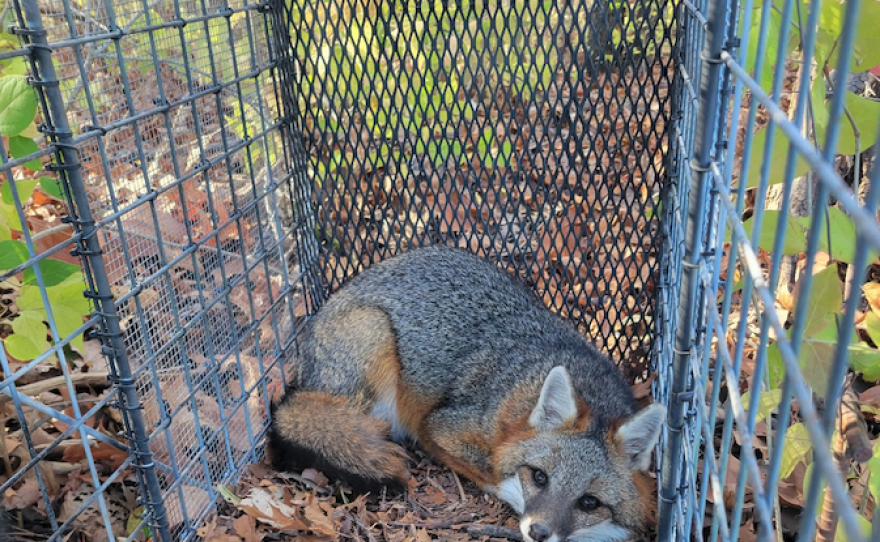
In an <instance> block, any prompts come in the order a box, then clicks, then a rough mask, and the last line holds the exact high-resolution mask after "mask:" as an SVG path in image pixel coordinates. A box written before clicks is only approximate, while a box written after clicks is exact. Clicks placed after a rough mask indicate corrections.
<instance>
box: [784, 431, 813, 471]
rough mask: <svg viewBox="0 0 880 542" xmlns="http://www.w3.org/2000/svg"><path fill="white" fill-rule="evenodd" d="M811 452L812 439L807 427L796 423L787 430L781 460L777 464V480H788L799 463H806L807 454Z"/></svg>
mask: <svg viewBox="0 0 880 542" xmlns="http://www.w3.org/2000/svg"><path fill="white" fill-rule="evenodd" d="M812 451H813V439H811V438H810V433H809V431H807V426H806V425H804V424H802V423H796V424H794V425H792V426H791V427H789V428H788V432H787V433H786V434H785V444H784V445H783V446H782V460H781V461H780V463H779V479H780V480H782V479H784V478H788V477H789V476H791V473H792V472H793V471H794V468H795V467H796V466H797V464H798V463H800V462H801V461H808V459H809V458H808V457H807V456H808V454H810V453H811V452H812Z"/></svg>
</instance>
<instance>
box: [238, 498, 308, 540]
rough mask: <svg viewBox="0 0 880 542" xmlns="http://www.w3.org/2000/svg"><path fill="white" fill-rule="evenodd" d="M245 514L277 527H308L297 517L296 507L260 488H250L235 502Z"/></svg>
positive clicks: (300, 529)
mask: <svg viewBox="0 0 880 542" xmlns="http://www.w3.org/2000/svg"><path fill="white" fill-rule="evenodd" d="M235 506H236V507H237V508H238V509H239V510H241V511H242V512H244V513H245V514H247V515H249V516H252V517H253V518H254V519H255V520H257V521H260V522H261V523H266V524H267V525H271V526H272V527H277V528H279V529H290V530H294V531H308V530H310V527H309V526H308V525H306V524H305V522H303V521H302V520H300V519H298V518H297V517H296V516H297V509H296V508H294V507H292V506H288V505H287V504H285V503H283V502H282V501H280V500H278V499H276V498H275V497H274V496H273V495H272V494H271V493H269V492H268V491H266V490H265V489H262V488H254V489H251V491H250V493H249V494H248V496H247V497H245V498H244V499H242V500H241V501H239V502H238V503H236V504H235Z"/></svg>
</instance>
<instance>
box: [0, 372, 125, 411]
mask: <svg viewBox="0 0 880 542" xmlns="http://www.w3.org/2000/svg"><path fill="white" fill-rule="evenodd" d="M109 376H110V373H108V372H107V371H94V372H90V373H77V374H74V375H70V380H71V382H72V383H73V384H74V385H79V384H109V383H110V381H109V380H108V377H109ZM66 383H67V377H64V376H55V377H52V378H47V379H45V380H41V381H39V382H34V383H33V384H25V385H24V386H16V388H15V391H16V392H17V393H23V394H25V395H37V394H39V393H42V392H44V391H49V390H52V389H55V388H60V387H62V386H64V385H65V384H66ZM11 400H12V397H11V396H10V395H6V394H5V393H4V394H0V404H2V403H4V402H6V401H11Z"/></svg>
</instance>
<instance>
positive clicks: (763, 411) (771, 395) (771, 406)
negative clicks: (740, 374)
mask: <svg viewBox="0 0 880 542" xmlns="http://www.w3.org/2000/svg"><path fill="white" fill-rule="evenodd" d="M750 396H751V392H750V391H747V392H745V393H744V394H743V396H742V402H743V406H744V407H745V408H746V410H748V408H749V401H750ZM781 402H782V390H781V389H778V388H777V389H772V390H767V391H764V392H761V396H760V397H759V398H758V412H757V413H756V415H755V422H756V423H757V422H760V421H761V420H763V419H764V418H766V417H767V416H769V415H770V413H771V412H773V411H774V410H776V407H778V406H779V403H781Z"/></svg>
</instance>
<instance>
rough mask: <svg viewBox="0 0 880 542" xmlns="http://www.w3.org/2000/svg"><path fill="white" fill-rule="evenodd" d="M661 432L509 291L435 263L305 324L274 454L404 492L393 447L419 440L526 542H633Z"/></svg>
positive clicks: (403, 265) (438, 250)
mask: <svg viewBox="0 0 880 542" xmlns="http://www.w3.org/2000/svg"><path fill="white" fill-rule="evenodd" d="M664 418H665V410H664V409H663V407H662V406H660V405H652V406H651V407H649V408H647V409H645V410H643V411H641V412H636V405H635V400H634V398H633V395H632V392H631V391H630V389H629V387H628V386H627V385H626V383H625V382H624V380H623V378H622V376H621V374H620V372H619V370H618V369H617V367H616V366H615V365H614V364H613V362H612V361H611V360H610V359H609V358H607V357H606V356H604V355H603V354H601V353H600V352H599V351H598V350H597V349H596V348H595V347H594V346H593V345H591V344H590V343H589V342H588V341H587V340H586V339H585V338H584V337H583V336H582V335H581V334H580V333H579V332H578V331H577V329H576V328H575V327H574V325H573V324H572V323H570V322H568V321H566V320H564V319H563V318H561V317H560V316H558V315H556V314H554V313H553V312H551V311H550V310H549V309H547V308H546V307H545V306H544V305H543V303H541V301H540V300H539V299H538V298H537V297H536V296H535V295H534V293H533V292H532V291H531V290H529V289H528V288H527V287H526V286H525V285H524V284H522V283H521V282H519V281H518V280H517V279H516V278H515V277H514V276H513V275H511V274H509V273H506V272H504V271H502V270H500V269H499V268H498V267H496V266H494V265H492V264H490V263H488V262H485V261H483V260H481V259H480V258H478V257H476V256H473V255H471V254H468V253H466V252H464V251H461V250H458V249H452V248H444V247H431V248H421V249H412V250H409V251H407V252H404V253H403V254H402V255H399V256H396V257H394V258H391V259H388V260H386V261H383V262H381V263H379V264H376V265H374V266H372V267H370V268H368V269H366V270H365V271H363V272H362V273H361V274H360V275H358V276H356V277H355V278H353V279H352V280H350V281H349V282H347V283H346V284H345V285H343V287H342V288H340V289H339V290H338V291H337V292H336V293H334V294H333V295H332V296H331V297H330V299H329V300H328V301H327V303H326V304H325V305H324V306H323V307H322V308H321V309H320V310H319V311H318V312H317V314H315V315H314V317H313V318H312V319H311V320H310V321H309V323H308V324H307V325H306V327H305V328H304V330H303V333H302V335H301V337H300V341H299V355H298V357H297V360H296V361H295V370H294V377H293V379H292V381H291V382H290V383H289V386H288V391H287V394H286V395H285V397H284V399H282V401H281V403H280V404H279V405H278V406H277V407H275V409H274V419H273V422H272V427H271V430H270V433H269V440H268V453H269V455H270V458H271V459H272V461H273V464H274V465H275V466H276V467H277V468H279V469H287V470H294V469H301V468H306V467H309V466H312V467H316V468H320V469H322V470H324V471H325V473H326V474H328V475H330V476H335V477H338V478H340V479H341V480H343V481H345V482H347V483H348V484H349V485H350V486H352V487H353V488H355V489H356V490H373V489H376V488H377V487H380V486H382V485H390V486H400V485H402V484H404V483H405V481H406V478H407V476H408V470H407V468H406V463H405V457H406V456H405V452H403V450H402V449H401V448H400V446H398V445H397V444H395V442H393V441H396V442H401V441H402V440H403V439H406V438H410V439H413V440H415V441H417V442H418V443H419V444H420V445H421V446H423V447H424V448H425V449H426V450H427V451H428V452H429V453H432V454H433V455H434V456H435V457H437V458H438V459H439V460H441V461H443V462H444V463H446V464H447V465H448V466H450V467H451V468H453V469H454V470H456V471H458V472H459V473H461V474H463V475H465V476H467V477H468V478H470V479H472V480H473V481H475V482H476V483H478V484H479V485H480V486H481V487H482V488H483V489H484V490H485V491H487V492H489V493H491V494H494V495H496V496H497V497H499V498H501V499H503V500H505V501H506V502H507V503H508V504H510V505H511V507H512V508H514V509H515V510H516V511H517V512H518V513H519V514H520V515H521V518H522V519H521V524H520V526H521V530H522V531H523V535H524V537H525V538H526V540H529V541H531V540H534V541H536V542H543V541H553V542H561V541H565V540H568V541H592V540H596V541H598V540H607V541H611V540H624V539H626V538H627V537H629V536H630V535H632V534H633V533H635V532H638V531H641V530H643V529H645V528H646V527H647V525H648V523H649V519H650V516H651V514H652V500H651V497H650V496H651V493H652V492H651V482H650V479H649V478H647V477H646V476H645V475H644V474H643V471H644V470H645V469H646V468H647V467H648V465H649V463H650V456H651V452H652V450H653V447H654V445H655V443H656V441H657V438H658V435H659V431H660V427H661V424H662V422H663V419H664Z"/></svg>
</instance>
